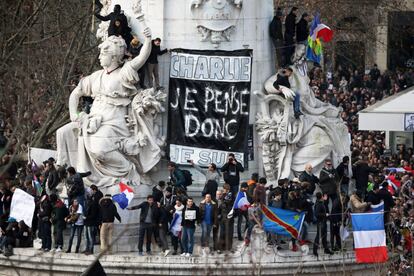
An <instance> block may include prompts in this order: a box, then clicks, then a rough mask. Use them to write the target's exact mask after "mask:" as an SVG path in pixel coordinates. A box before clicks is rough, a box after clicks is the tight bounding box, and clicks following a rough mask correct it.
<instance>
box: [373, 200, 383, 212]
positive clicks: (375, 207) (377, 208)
mask: <svg viewBox="0 0 414 276" xmlns="http://www.w3.org/2000/svg"><path fill="white" fill-rule="evenodd" d="M370 211H371V212H384V201H381V202H380V203H378V204H376V205H371V210H370Z"/></svg>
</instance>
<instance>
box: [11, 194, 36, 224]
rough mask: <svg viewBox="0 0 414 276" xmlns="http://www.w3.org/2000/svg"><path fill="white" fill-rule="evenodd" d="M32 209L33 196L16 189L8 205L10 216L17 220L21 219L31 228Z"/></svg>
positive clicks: (33, 205) (33, 207) (33, 204)
mask: <svg viewBox="0 0 414 276" xmlns="http://www.w3.org/2000/svg"><path fill="white" fill-rule="evenodd" d="M34 210H35V200H34V197H33V196H31V195H29V194H28V193H26V192H25V191H23V190H20V189H16V190H15V191H14V193H13V198H12V202H11V206H10V217H12V218H15V219H16V221H17V222H19V221H21V220H23V221H24V223H25V224H26V225H27V226H29V227H30V228H32V220H33V214H34Z"/></svg>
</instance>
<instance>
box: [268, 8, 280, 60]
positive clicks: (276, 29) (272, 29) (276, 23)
mask: <svg viewBox="0 0 414 276" xmlns="http://www.w3.org/2000/svg"><path fill="white" fill-rule="evenodd" d="M282 16H283V14H282V9H281V8H277V10H276V15H275V16H274V17H273V19H272V22H270V25H269V36H270V38H271V39H272V43H273V46H275V49H276V64H277V68H280V67H282V65H283V61H282V48H283V31H282V27H283V24H282Z"/></svg>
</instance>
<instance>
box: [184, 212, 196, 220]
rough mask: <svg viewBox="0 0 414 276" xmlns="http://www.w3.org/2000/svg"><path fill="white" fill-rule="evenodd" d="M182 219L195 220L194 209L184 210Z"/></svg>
mask: <svg viewBox="0 0 414 276" xmlns="http://www.w3.org/2000/svg"><path fill="white" fill-rule="evenodd" d="M184 219H185V220H195V219H196V210H185V215H184Z"/></svg>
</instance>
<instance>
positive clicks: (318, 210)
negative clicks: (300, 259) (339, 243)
mask: <svg viewBox="0 0 414 276" xmlns="http://www.w3.org/2000/svg"><path fill="white" fill-rule="evenodd" d="M327 200H328V196H327V195H326V194H324V195H323V196H322V193H320V192H317V193H316V203H315V217H316V221H317V230H316V237H315V241H314V242H313V255H315V256H318V247H319V245H320V238H321V239H322V246H323V248H324V249H325V254H330V255H332V251H331V250H329V247H328V241H327V235H328V230H327V223H326V220H327V214H328V209H327V208H326V206H325V202H326V201H327Z"/></svg>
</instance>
